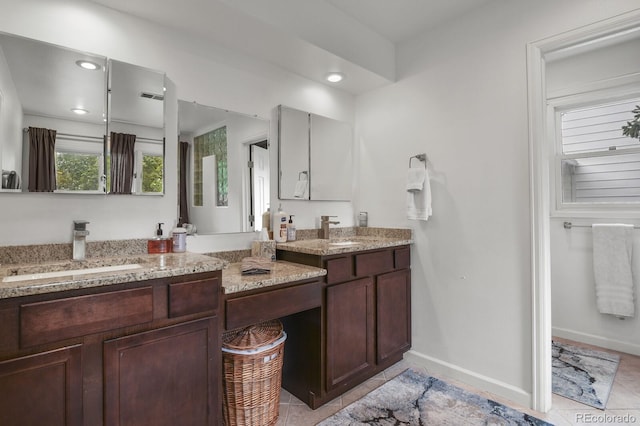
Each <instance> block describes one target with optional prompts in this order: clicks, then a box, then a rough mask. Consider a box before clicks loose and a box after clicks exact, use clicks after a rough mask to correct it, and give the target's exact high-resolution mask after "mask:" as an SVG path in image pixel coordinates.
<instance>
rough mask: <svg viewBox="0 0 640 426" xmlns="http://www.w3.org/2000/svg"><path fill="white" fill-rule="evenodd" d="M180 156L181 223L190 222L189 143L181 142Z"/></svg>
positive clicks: (179, 220)
mask: <svg viewBox="0 0 640 426" xmlns="http://www.w3.org/2000/svg"><path fill="white" fill-rule="evenodd" d="M179 150H180V152H179V156H180V164H179V166H178V167H179V168H180V176H179V182H178V192H179V196H180V198H179V201H178V202H179V205H180V214H179V216H180V218H179V219H178V222H179V225H182V224H183V223H190V222H189V207H188V206H189V204H188V202H189V201H188V197H187V161H188V158H189V143H187V142H180V147H179Z"/></svg>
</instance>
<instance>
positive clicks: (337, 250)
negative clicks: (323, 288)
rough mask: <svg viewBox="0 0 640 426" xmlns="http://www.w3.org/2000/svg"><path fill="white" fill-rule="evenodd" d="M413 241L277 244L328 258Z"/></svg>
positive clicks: (355, 238)
mask: <svg viewBox="0 0 640 426" xmlns="http://www.w3.org/2000/svg"><path fill="white" fill-rule="evenodd" d="M412 243H413V240H412V239H411V238H410V237H408V238H407V236H399V237H381V236H363V235H357V236H351V237H341V238H331V239H320V238H315V239H308V240H299V241H292V242H288V243H278V244H276V249H277V250H286V251H294V252H298V253H307V254H315V255H320V256H327V255H332V254H341V253H352V252H357V251H364V250H374V249H379V248H385V247H396V246H404V245H408V244H412Z"/></svg>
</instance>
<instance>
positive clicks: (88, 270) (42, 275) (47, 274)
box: [2, 263, 142, 283]
mask: <svg viewBox="0 0 640 426" xmlns="http://www.w3.org/2000/svg"><path fill="white" fill-rule="evenodd" d="M139 268H142V266H141V265H139V264H137V263H130V264H126V265H110V266H99V267H95V268H80V269H68V270H61V271H53V272H38V273H25V274H22V275H11V276H8V277H4V278H3V279H2V282H4V283H8V282H18V281H30V280H41V279H45V278H56V277H66V276H70V275H87V274H99V273H103V272H114V271H126V270H129V269H139Z"/></svg>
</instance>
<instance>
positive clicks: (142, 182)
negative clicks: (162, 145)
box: [134, 151, 164, 195]
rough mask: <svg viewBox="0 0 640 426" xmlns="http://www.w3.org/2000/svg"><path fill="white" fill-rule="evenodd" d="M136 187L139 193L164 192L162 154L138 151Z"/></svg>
mask: <svg viewBox="0 0 640 426" xmlns="http://www.w3.org/2000/svg"><path fill="white" fill-rule="evenodd" d="M135 169H136V171H135V182H134V187H135V188H136V191H135V192H136V193H138V194H149V195H150V194H162V193H163V192H164V179H163V170H164V162H163V157H162V154H156V153H149V152H144V151H136V164H135Z"/></svg>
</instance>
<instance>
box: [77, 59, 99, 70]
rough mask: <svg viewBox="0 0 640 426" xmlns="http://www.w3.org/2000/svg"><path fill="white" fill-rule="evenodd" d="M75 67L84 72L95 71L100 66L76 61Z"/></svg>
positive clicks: (89, 62)
mask: <svg viewBox="0 0 640 426" xmlns="http://www.w3.org/2000/svg"><path fill="white" fill-rule="evenodd" d="M76 65H77V66H79V67H80V68H84V69H85V70H97V69H99V68H100V65H98V64H96V63H95V62H91V61H83V60H80V61H76Z"/></svg>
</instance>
